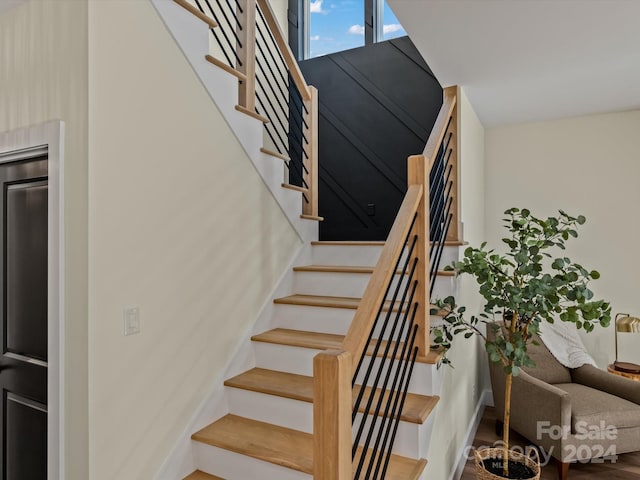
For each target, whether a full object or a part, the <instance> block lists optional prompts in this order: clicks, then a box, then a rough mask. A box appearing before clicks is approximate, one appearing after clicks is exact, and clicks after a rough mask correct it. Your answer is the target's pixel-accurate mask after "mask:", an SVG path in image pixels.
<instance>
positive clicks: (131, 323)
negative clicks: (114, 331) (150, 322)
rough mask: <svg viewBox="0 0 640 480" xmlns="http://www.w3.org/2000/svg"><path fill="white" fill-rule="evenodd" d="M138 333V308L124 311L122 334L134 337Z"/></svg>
mask: <svg viewBox="0 0 640 480" xmlns="http://www.w3.org/2000/svg"><path fill="white" fill-rule="evenodd" d="M136 333H140V308H138V307H132V308H125V309H124V334H125V335H134V334H136Z"/></svg>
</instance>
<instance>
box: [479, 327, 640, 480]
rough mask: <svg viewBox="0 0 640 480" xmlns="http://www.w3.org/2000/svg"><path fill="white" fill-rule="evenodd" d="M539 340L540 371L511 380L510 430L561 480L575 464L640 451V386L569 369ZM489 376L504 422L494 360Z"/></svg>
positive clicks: (499, 372)
mask: <svg viewBox="0 0 640 480" xmlns="http://www.w3.org/2000/svg"><path fill="white" fill-rule="evenodd" d="M487 330H488V334H489V339H490V340H492V339H493V332H492V331H491V329H490V328H489V329H487ZM537 340H538V341H539V342H540V345H539V346H535V345H530V347H529V355H530V356H531V357H532V358H533V360H534V361H535V362H536V367H535V368H528V369H524V371H523V372H521V373H520V375H518V376H517V377H514V379H513V389H512V399H511V425H510V426H511V429H513V430H514V431H516V432H518V433H519V434H521V435H522V436H524V437H525V438H527V439H528V440H529V441H530V442H532V443H533V444H534V445H537V446H538V447H540V448H542V449H543V450H544V452H545V454H546V455H551V456H552V457H553V458H555V459H556V462H557V466H558V474H559V478H560V479H561V480H566V479H567V476H568V471H569V465H570V464H571V463H572V462H576V461H593V459H598V461H600V459H601V460H602V461H609V460H610V459H611V458H615V455H618V454H621V453H628V452H633V451H637V450H640V382H634V381H633V380H629V379H626V378H623V377H620V376H617V375H613V374H610V373H608V372H605V371H603V370H599V369H597V368H595V367H592V366H590V365H584V366H582V367H580V368H576V369H573V370H571V369H568V368H566V367H564V366H563V365H562V364H561V363H560V362H558V361H557V360H556V359H555V357H553V355H552V354H551V352H549V350H548V349H547V348H546V347H545V346H544V344H543V343H542V342H541V341H540V339H539V338H538V339H537ZM490 372H491V385H492V387H493V398H494V402H495V406H496V413H497V415H498V418H499V419H500V420H498V422H499V423H501V418H502V414H503V412H504V387H505V374H504V370H503V369H502V367H501V366H500V365H498V364H494V363H491V362H490ZM496 428H499V425H497V426H496ZM607 457H610V458H607Z"/></svg>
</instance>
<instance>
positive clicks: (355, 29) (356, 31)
mask: <svg viewBox="0 0 640 480" xmlns="http://www.w3.org/2000/svg"><path fill="white" fill-rule="evenodd" d="M349 33H350V34H352V35H364V26H363V25H351V26H350V27H349Z"/></svg>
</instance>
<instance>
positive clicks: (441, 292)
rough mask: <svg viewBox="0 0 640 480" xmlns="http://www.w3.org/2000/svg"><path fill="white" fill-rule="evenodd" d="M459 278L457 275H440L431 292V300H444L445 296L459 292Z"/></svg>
mask: <svg viewBox="0 0 640 480" xmlns="http://www.w3.org/2000/svg"><path fill="white" fill-rule="evenodd" d="M458 284H459V282H458V279H457V278H456V277H448V276H443V275H440V276H438V278H437V280H436V284H435V286H434V287H433V293H432V294H431V298H430V300H431V302H434V301H435V300H437V299H442V300H444V299H445V298H447V297H449V296H451V295H453V296H454V297H455V296H457V294H458Z"/></svg>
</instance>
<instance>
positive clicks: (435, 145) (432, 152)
mask: <svg viewBox="0 0 640 480" xmlns="http://www.w3.org/2000/svg"><path fill="white" fill-rule="evenodd" d="M456 88H457V87H448V88H445V89H444V100H443V102H442V107H441V108H440V111H439V112H438V116H437V117H436V122H435V123H434V124H433V128H432V129H431V135H429V139H428V140H427V145H426V146H425V147H424V152H423V153H422V154H423V155H424V156H425V157H426V158H427V159H428V160H429V170H431V166H432V165H433V162H434V161H435V159H436V155H437V154H438V149H439V148H440V145H441V144H442V140H443V139H444V135H445V133H446V132H447V126H448V125H449V119H450V118H451V115H452V113H453V112H454V110H455V108H456V103H457V99H458V96H457V95H456V91H455V89H456ZM452 89H453V90H452Z"/></svg>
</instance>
